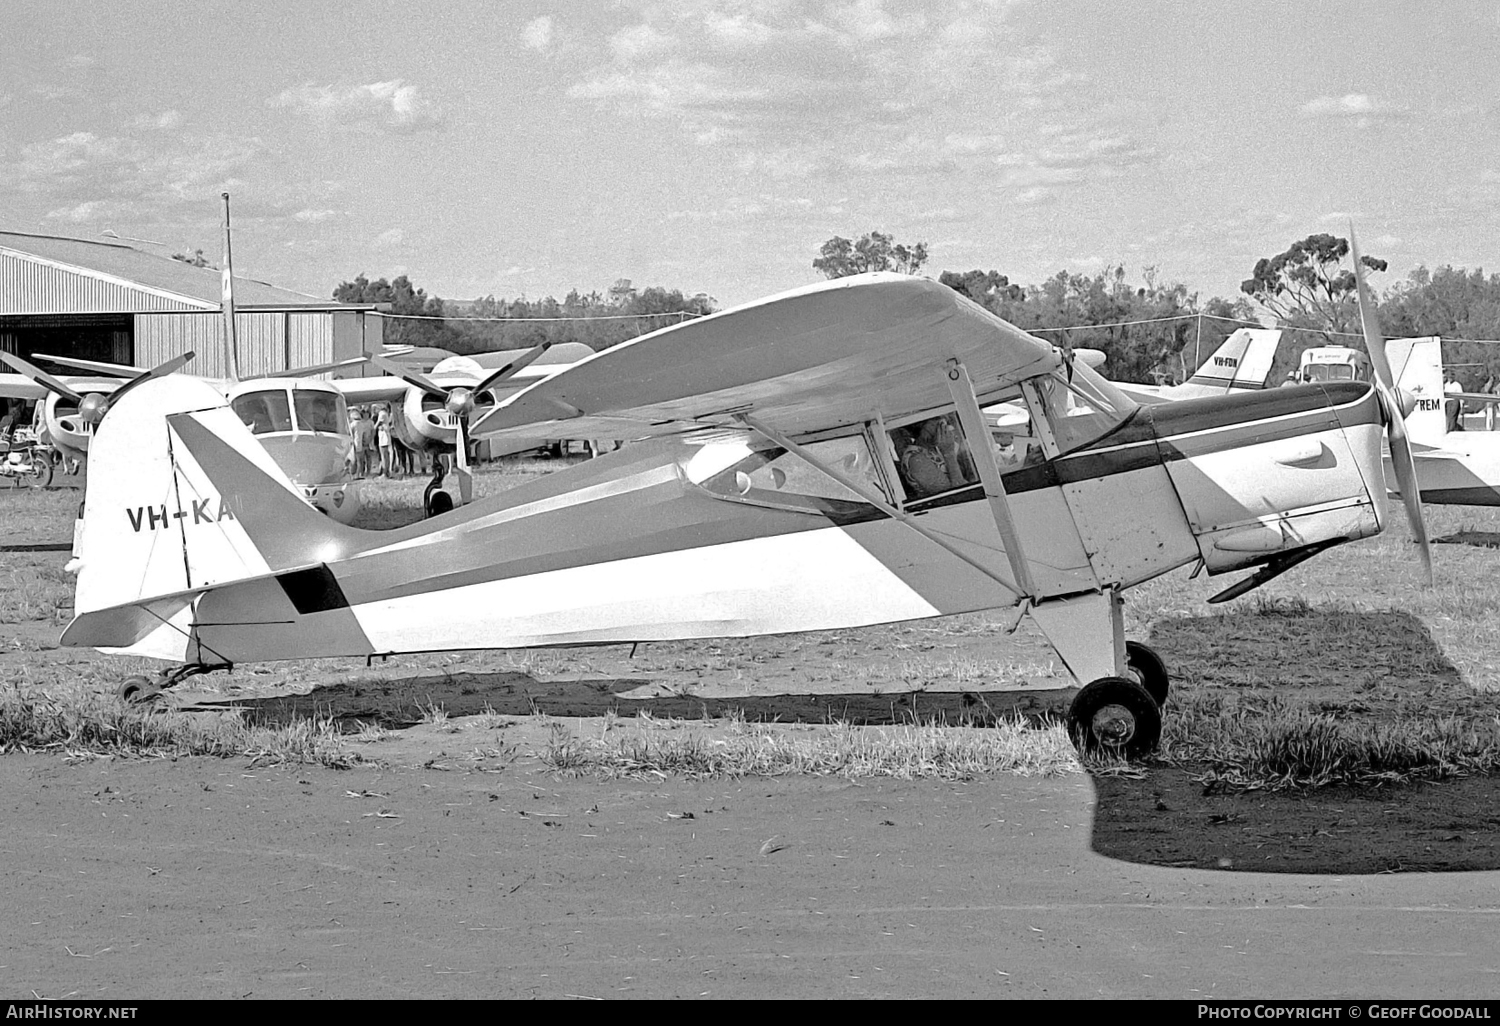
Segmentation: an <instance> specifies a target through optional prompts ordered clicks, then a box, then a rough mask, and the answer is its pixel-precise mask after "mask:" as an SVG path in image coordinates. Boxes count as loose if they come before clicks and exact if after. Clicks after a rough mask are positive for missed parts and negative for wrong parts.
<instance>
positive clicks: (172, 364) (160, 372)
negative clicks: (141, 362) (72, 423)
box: [100, 350, 196, 418]
mask: <svg viewBox="0 0 1500 1026" xmlns="http://www.w3.org/2000/svg"><path fill="white" fill-rule="evenodd" d="M195 355H196V354H195V353H193V351H192V350H188V351H187V352H185V353H183V354H182V355H181V356H174V357H172V359H170V360H168V361H167V362H166V363H159V364H157V365H156V366H155V367H152V368H151V369H150V370H148V371H147V372H146V373H144V374H140V375H137V376H136V377H133V378H131V379H130V380H129V381H127V382H125V384H123V385H121V386H120V387H119V388H117V389H115V390H114V391H113V392H112V393H110V396H109V398H107V399H105V400H104V413H108V412H109V411H110V408H111V407H113V406H114V405H115V403H117V402H119V401H120V397H121V396H123V395H124V394H125V393H126V392H129V391H130V390H131V389H132V388H134V387H136V386H137V385H140V384H144V383H145V382H147V381H150V380H151V379H152V378H163V377H166V376H167V375H168V374H176V373H177V372H178V371H180V370H182V368H183V367H186V366H187V364H188V361H190V360H192V358H193V357H194V356H195ZM103 416H104V414H103V413H101V414H100V417H101V418H102V417H103Z"/></svg>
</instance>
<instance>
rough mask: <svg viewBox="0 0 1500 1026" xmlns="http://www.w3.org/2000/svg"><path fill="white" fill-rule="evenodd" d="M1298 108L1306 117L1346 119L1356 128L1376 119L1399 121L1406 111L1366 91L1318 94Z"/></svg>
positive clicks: (1405, 115) (1363, 126)
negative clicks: (1330, 94) (1333, 94)
mask: <svg viewBox="0 0 1500 1026" xmlns="http://www.w3.org/2000/svg"><path fill="white" fill-rule="evenodd" d="M1298 110H1299V111H1300V112H1301V113H1302V114H1303V115H1304V116H1307V117H1315V118H1328V119H1335V120H1342V121H1347V122H1349V123H1351V124H1353V125H1354V127H1356V128H1368V127H1370V126H1371V125H1372V124H1374V123H1375V122H1377V121H1400V120H1403V119H1405V118H1406V117H1407V115H1408V111H1407V110H1406V108H1404V107H1398V106H1395V105H1393V104H1391V103H1387V102H1386V101H1384V100H1381V99H1377V98H1376V97H1373V96H1370V95H1369V94H1368V93H1345V94H1344V95H1343V96H1319V97H1317V98H1315V99H1312V100H1308V101H1307V102H1306V103H1304V104H1303V105H1302V106H1301V107H1299V108H1298Z"/></svg>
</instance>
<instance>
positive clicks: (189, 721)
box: [0, 687, 361, 769]
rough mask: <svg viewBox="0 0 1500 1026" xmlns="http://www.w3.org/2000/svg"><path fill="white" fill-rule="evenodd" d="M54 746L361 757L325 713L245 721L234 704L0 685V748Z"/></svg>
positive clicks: (174, 753) (103, 751) (334, 760)
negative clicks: (145, 700)
mask: <svg viewBox="0 0 1500 1026" xmlns="http://www.w3.org/2000/svg"><path fill="white" fill-rule="evenodd" d="M11 751H19V752H36V751H53V752H60V753H63V754H66V755H69V756H72V757H83V756H92V755H127V756H133V757H137V758H178V757H181V756H189V755H211V756H218V757H220V758H227V757H231V756H248V757H249V758H250V759H251V761H252V762H253V763H257V764H267V763H317V764H320V765H324V766H330V767H333V768H336V769H346V768H348V767H351V766H354V765H357V764H358V763H359V762H360V761H361V760H360V758H359V757H358V756H357V755H354V754H352V753H350V752H349V751H348V749H347V747H346V746H345V745H344V744H343V741H342V738H341V737H340V734H339V731H338V728H337V726H336V725H335V724H334V723H333V721H332V720H331V719H302V720H297V721H295V722H293V723H290V724H287V725H284V726H278V727H260V726H250V725H247V724H246V723H245V720H244V718H243V716H242V715H241V714H240V712H239V711H238V710H233V711H229V712H223V713H211V714H203V713H182V712H173V711H171V710H166V709H162V710H159V709H154V708H150V707H146V708H140V707H131V706H126V705H124V704H123V703H121V702H118V701H116V700H115V699H113V698H106V697H104V696H101V695H88V696H84V697H82V698H78V697H74V698H70V699H60V698H55V697H53V696H51V695H48V694H46V693H45V692H42V691H38V690H35V689H22V688H17V687H12V688H9V689H7V690H6V691H4V692H0V754H3V753H5V752H11Z"/></svg>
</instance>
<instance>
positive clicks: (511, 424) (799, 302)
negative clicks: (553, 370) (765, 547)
mask: <svg viewBox="0 0 1500 1026" xmlns="http://www.w3.org/2000/svg"><path fill="white" fill-rule="evenodd" d="M950 358H957V359H959V360H961V361H962V362H963V364H964V366H965V367H966V368H967V370H968V372H969V375H970V376H971V377H972V379H973V381H974V386H975V391H976V393H977V394H978V397H979V399H980V401H981V402H983V401H984V399H985V397H986V396H992V395H997V394H998V393H1000V392H1001V391H1003V390H1004V389H1005V388H1007V387H1008V386H1010V385H1011V384H1013V383H1014V382H1016V381H1018V380H1020V379H1022V378H1026V377H1031V376H1033V375H1036V374H1041V373H1045V372H1047V371H1049V370H1052V369H1054V368H1056V367H1058V366H1059V365H1060V364H1061V360H1062V357H1061V354H1060V352H1059V351H1058V350H1057V349H1056V348H1055V347H1054V346H1052V345H1051V344H1050V343H1047V342H1044V341H1042V340H1041V339H1038V338H1036V337H1035V336H1033V335H1029V334H1027V333H1026V332H1024V331H1022V330H1020V329H1019V328H1016V327H1014V326H1013V325H1011V324H1008V323H1006V322H1005V321H1003V320H1001V319H1000V318H998V317H996V316H995V315H994V314H992V313H990V312H989V311H987V310H985V309H984V308H983V307H981V306H979V305H978V304H976V303H974V302H971V301H970V300H968V299H966V298H964V297H962V296H960V295H959V294H958V293H956V292H954V291H953V290H952V289H949V288H948V287H947V286H945V285H940V284H938V283H937V282H935V281H931V280H929V279H925V278H910V277H907V276H905V275H898V274H888V273H877V274H862V275H855V276H853V277H849V278H839V279H836V280H833V281H828V282H820V283H818V284H817V285H811V286H807V287H805V288H800V289H795V290H793V291H791V292H785V293H782V294H781V295H779V296H772V297H770V298H769V299H763V300H760V301H758V302H755V303H750V304H747V305H745V306H740V307H736V308H734V309H731V310H725V311H723V312H721V313H717V314H712V315H710V316H708V317H703V318H699V319H697V320H692V321H687V322H684V323H682V324H678V325H673V326H671V327H667V328H663V329H661V330H659V331H654V332H651V333H650V334H648V335H642V336H641V337H640V338H636V339H632V340H631V341H629V342H626V343H624V344H622V345H619V346H615V347H614V348H613V349H607V350H604V351H603V352H600V353H596V354H595V355H593V356H591V357H588V358H587V359H584V360H581V361H580V362H578V363H577V364H574V365H573V366H572V367H570V368H568V369H567V370H564V371H562V372H561V373H559V374H557V375H555V376H553V377H550V378H547V379H546V380H544V381H540V382H538V383H536V384H534V385H532V386H530V387H529V388H526V389H524V390H522V391H521V392H518V393H516V395H514V396H512V397H511V398H510V399H508V400H506V401H504V402H502V403H501V404H500V405H499V406H497V407H496V408H495V409H494V410H493V411H491V412H490V413H489V414H487V415H486V416H485V417H483V418H481V419H480V420H479V421H478V422H476V423H475V425H474V429H473V430H474V433H475V434H476V435H478V434H481V433H484V434H490V433H495V432H502V431H503V432H506V433H512V434H525V435H531V436H546V437H550V438H570V437H597V438H642V437H646V436H649V435H657V434H675V433H679V432H682V431H686V430H695V429H699V428H702V427H705V426H722V427H738V424H737V423H736V422H735V421H734V419H733V418H734V416H735V415H736V414H739V413H750V412H753V413H754V414H755V416H756V417H758V418H759V419H761V420H762V421H764V422H766V423H769V424H774V425H775V426H776V428H777V429H778V430H779V431H781V432H784V433H786V434H788V435H799V434H806V433H809V432H813V431H820V430H827V429H832V428H837V427H841V426H844V425H848V424H856V423H860V422H862V421H864V420H867V419H869V418H870V417H871V416H872V415H874V414H875V413H877V412H880V413H886V414H891V415H898V414H904V413H913V412H917V411H920V410H926V409H934V408H937V407H940V406H943V405H946V404H948V403H950V402H951V401H952V398H951V393H950V391H949V386H948V380H947V378H946V376H945V375H944V373H942V371H943V367H944V364H945V362H946V361H947V360H948V359H950ZM539 425H546V427H544V428H542V429H540V430H539ZM626 427H632V428H633V430H632V431H630V432H629V433H624V431H623V429H624V428H626Z"/></svg>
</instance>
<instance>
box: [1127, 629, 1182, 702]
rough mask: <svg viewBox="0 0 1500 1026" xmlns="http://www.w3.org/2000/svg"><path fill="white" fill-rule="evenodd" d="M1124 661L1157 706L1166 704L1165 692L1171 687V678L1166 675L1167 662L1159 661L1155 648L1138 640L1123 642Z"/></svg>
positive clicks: (1159, 657)
mask: <svg viewBox="0 0 1500 1026" xmlns="http://www.w3.org/2000/svg"><path fill="white" fill-rule="evenodd" d="M1125 662H1126V663H1127V664H1128V665H1129V667H1130V672H1131V673H1132V674H1133V675H1134V676H1135V679H1136V680H1138V681H1140V684H1141V687H1143V688H1145V689H1146V694H1148V695H1150V696H1151V700H1152V701H1153V702H1155V703H1156V704H1157V706H1158V707H1160V706H1164V705H1166V704H1167V692H1169V691H1170V690H1171V688H1172V678H1171V677H1169V676H1168V675H1167V664H1166V663H1164V662H1162V661H1161V656H1159V655H1157V654H1156V650H1155V649H1153V648H1150V647H1149V646H1147V645H1143V644H1141V643H1140V642H1139V641H1127V642H1125Z"/></svg>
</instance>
